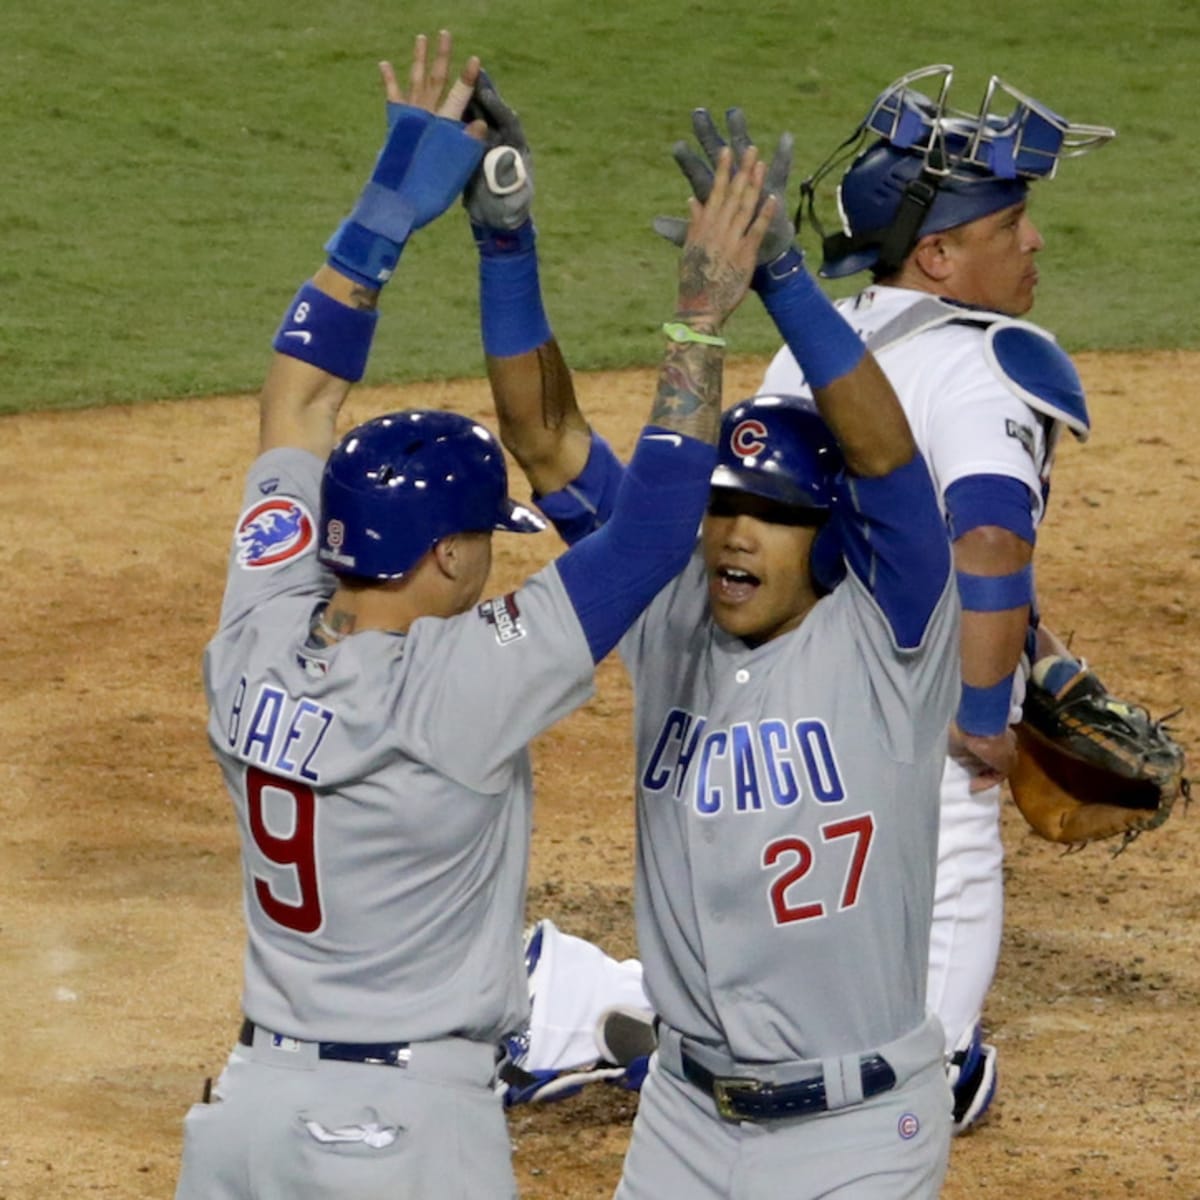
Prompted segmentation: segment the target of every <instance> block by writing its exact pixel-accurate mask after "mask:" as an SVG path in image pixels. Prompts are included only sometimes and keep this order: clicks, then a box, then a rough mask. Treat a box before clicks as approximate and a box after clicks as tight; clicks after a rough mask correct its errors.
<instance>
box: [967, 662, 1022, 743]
mask: <svg viewBox="0 0 1200 1200" xmlns="http://www.w3.org/2000/svg"><path fill="white" fill-rule="evenodd" d="M1012 690H1013V676H1012V672H1010V673H1009V674H1007V675H1005V677H1004V678H1003V679H1001V680H1000V682H999V683H993V684H992V686H991V687H982V688H981V687H972V686H971V685H970V684H969V683H964V684H963V685H962V697H961V698H960V700H959V702H958V716H957V718H956V720H957V721H958V727H959V729H961V730H962V731H963V733H969V734H973V735H974V736H975V737H994V736H995V735H996V734H997V733H1003V732H1004V730H1005V729H1007V728H1008V713H1009V709H1010V708H1011V707H1012Z"/></svg>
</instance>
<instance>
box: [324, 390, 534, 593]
mask: <svg viewBox="0 0 1200 1200" xmlns="http://www.w3.org/2000/svg"><path fill="white" fill-rule="evenodd" d="M544 528H545V523H544V522H543V521H542V520H541V518H540V517H537V516H536V515H535V514H534V513H533V512H531V511H530V510H529V509H528V508H526V507H524V506H523V505H520V504H517V503H516V502H515V501H513V500H511V499H509V496H508V472H507V470H506V469H505V466H504V454H503V452H502V450H501V448H500V444H499V442H497V441H496V439H495V437H493V435H492V434H491V433H490V432H489V431H488V430H487V429H485V428H484V427H483V426H482V425H480V424H478V423H477V422H475V421H472V420H469V419H468V418H467V417H463V416H459V415H458V414H457V413H448V412H429V411H421V410H410V411H407V412H398V413H391V414H389V415H388V416H383V417H376V418H375V419H374V420H371V421H367V422H365V423H364V424H362V425H359V426H358V427H357V428H355V429H352V430H351V431H350V432H349V433H348V434H346V436H345V437H344V438H342V440H341V441H340V442H339V443H338V444H337V446H336V447H335V448H334V450H333V453H332V454H330V456H329V459H328V461H327V462H326V464H325V473H324V475H323V476H322V478H321V529H320V542H319V545H318V549H317V557H318V558H319V559H320V560H321V562H322V563H324V564H325V566H327V567H328V568H329V569H330V570H331V571H333V572H335V573H336V574H338V575H348V576H353V577H355V578H359V579H398V578H399V577H400V576H402V575H403V574H404V573H405V572H406V571H408V570H410V569H411V568H412V567H413V566H414V565H415V564H416V563H417V561H418V560H419V559H420V558H421V556H422V555H424V554H425V553H426V552H427V551H428V550H429V549H430V548H431V547H432V546H433V545H434V544H435V543H436V542H438V541H439V540H440V539H442V538H444V537H447V536H448V535H449V534H452V533H466V532H470V531H475V530H487V529H510V530H513V531H514V532H516V533H536V532H538V530H541V529H544Z"/></svg>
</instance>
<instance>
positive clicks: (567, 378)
mask: <svg viewBox="0 0 1200 1200" xmlns="http://www.w3.org/2000/svg"><path fill="white" fill-rule="evenodd" d="M537 360H538V367H539V369H540V370H541V374H542V425H543V427H544V428H546V429H561V428H562V424H563V421H564V420H565V419H566V417H567V414H568V413H572V412H575V411H576V402H575V385H574V384H573V383H572V381H571V372H570V371H569V370H568V369H567V364H566V362H565V361H564V360H563V356H562V351H561V350H560V349H559V348H558V343H557V342H556V341H554V340H553V339H551V340H550V341H548V342H545V343H543V344H542V345H541V346H539V347H538V348H537Z"/></svg>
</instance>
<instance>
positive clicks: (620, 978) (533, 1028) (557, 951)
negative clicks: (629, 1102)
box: [521, 920, 650, 1071]
mask: <svg viewBox="0 0 1200 1200" xmlns="http://www.w3.org/2000/svg"><path fill="white" fill-rule="evenodd" d="M541 925H542V953H541V957H540V958H539V959H538V963H537V967H536V968H535V969H534V972H533V976H532V977H531V979H530V981H529V990H530V998H531V1003H532V1015H531V1017H530V1025H529V1052H528V1054H527V1055H526V1056H525V1058H524V1059H523V1060H522V1062H521V1065H522V1066H523V1067H524V1068H525V1069H526V1070H527V1071H543V1070H545V1071H560V1070H565V1069H572V1068H575V1067H584V1066H590V1065H591V1064H592V1063H594V1062H595V1061H596V1060H597V1059H598V1058H599V1057H600V1049H599V1047H598V1045H597V1044H596V1023H597V1021H599V1019H600V1016H601V1014H602V1013H603V1012H604V1011H605V1010H606V1009H609V1008H614V1007H618V1006H624V1007H629V1008H639V1009H644V1010H645V1011H646V1012H649V1011H650V1001H649V1000H647V999H646V993H645V990H644V989H643V987H642V964H641V963H640V962H638V960H637V959H636V958H627V959H623V960H620V961H618V960H617V959H615V958H612V957H610V956H609V955H607V954H605V953H604V951H603V950H601V949H600V947H599V946H596V945H594V944H593V943H592V942H589V941H587V940H585V939H584V938H578V937H574V936H573V935H571V934H569V933H563V931H562V930H561V929H559V928H558V927H557V926H556V925H555V924H554V922H553V921H550V920H543V921H542V922H541Z"/></svg>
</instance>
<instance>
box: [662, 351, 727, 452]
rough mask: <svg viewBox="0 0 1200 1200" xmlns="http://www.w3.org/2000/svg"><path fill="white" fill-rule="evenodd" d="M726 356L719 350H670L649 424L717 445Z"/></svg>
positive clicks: (664, 364)
mask: <svg viewBox="0 0 1200 1200" xmlns="http://www.w3.org/2000/svg"><path fill="white" fill-rule="evenodd" d="M723 357H724V356H723V354H722V352H721V349H720V348H719V347H717V346H703V345H699V344H696V343H685V344H682V345H677V346H670V347H668V349H667V354H666V358H665V359H664V360H663V365H662V369H661V371H660V372H659V376H658V393H657V394H656V396H655V397H654V407H653V409H652V410H651V412H650V423H651V424H652V425H661V426H662V427H663V428H664V429H673V430H675V431H676V432H678V433H683V434H687V436H688V437H694V438H696V439H698V440H699V441H702V442H715V441H716V440H717V430H718V428H719V427H720V424H721V370H722V363H723Z"/></svg>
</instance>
